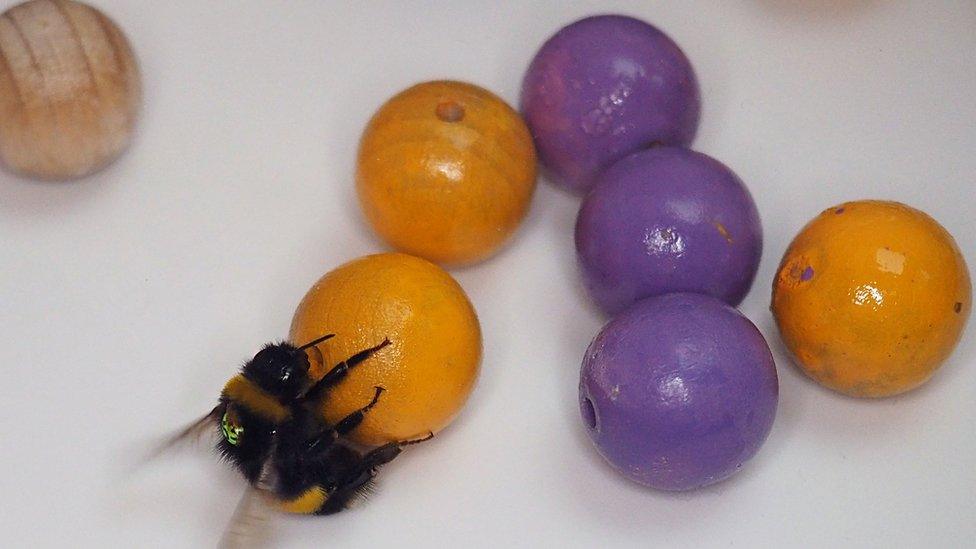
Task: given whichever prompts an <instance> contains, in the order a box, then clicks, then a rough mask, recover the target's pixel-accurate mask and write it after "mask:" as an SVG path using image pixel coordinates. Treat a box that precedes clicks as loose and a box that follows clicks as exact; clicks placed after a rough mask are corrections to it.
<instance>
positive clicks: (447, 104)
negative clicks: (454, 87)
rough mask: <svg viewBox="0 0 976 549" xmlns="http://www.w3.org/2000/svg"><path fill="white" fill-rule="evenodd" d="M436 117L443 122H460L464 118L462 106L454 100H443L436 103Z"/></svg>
mask: <svg viewBox="0 0 976 549" xmlns="http://www.w3.org/2000/svg"><path fill="white" fill-rule="evenodd" d="M436 112H437V118H440V119H441V120H443V121H444V122H460V121H461V120H463V119H464V107H462V106H461V105H459V104H457V103H455V102H454V101H444V102H443V103H440V104H438V105H437V111H436Z"/></svg>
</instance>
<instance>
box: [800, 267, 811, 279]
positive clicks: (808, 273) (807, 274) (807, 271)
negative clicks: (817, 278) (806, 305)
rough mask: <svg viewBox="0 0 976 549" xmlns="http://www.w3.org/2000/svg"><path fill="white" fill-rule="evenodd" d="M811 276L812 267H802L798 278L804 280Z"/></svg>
mask: <svg viewBox="0 0 976 549" xmlns="http://www.w3.org/2000/svg"><path fill="white" fill-rule="evenodd" d="M811 278H813V267H807V268H806V269H803V272H802V273H801V274H800V280H802V281H803V282H806V281H808V280H810V279H811Z"/></svg>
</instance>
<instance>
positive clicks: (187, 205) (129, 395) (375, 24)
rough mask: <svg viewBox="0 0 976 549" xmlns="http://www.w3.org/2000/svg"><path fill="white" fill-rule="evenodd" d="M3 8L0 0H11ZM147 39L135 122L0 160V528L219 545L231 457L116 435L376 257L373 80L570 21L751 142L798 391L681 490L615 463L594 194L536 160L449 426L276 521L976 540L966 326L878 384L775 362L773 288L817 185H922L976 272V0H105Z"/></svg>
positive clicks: (478, 285)
mask: <svg viewBox="0 0 976 549" xmlns="http://www.w3.org/2000/svg"><path fill="white" fill-rule="evenodd" d="M10 4H12V2H10V1H9V0H5V1H2V2H0V7H4V8H5V7H7V6H9V5H10ZM96 4H97V5H99V6H101V7H103V8H104V9H105V11H106V12H107V13H108V14H109V15H111V16H112V17H113V18H114V19H116V20H117V21H118V22H119V24H120V25H121V26H122V28H123V29H124V30H125V31H126V32H127V33H128V35H129V37H130V39H131V40H132V42H133V44H134V46H135V49H136V51H137V53H138V55H139V58H140V60H141V63H142V69H143V73H144V79H145V88H146V102H145V109H144V111H143V116H142V119H141V123H140V129H139V135H138V138H137V141H136V142H135V144H134V146H133V147H132V149H131V150H130V151H129V152H128V154H127V155H126V156H124V157H123V158H122V159H121V161H120V162H118V163H117V164H115V165H114V166H112V167H111V168H110V169H109V170H108V171H105V172H103V173H101V174H99V175H97V176H96V177H92V178H90V179H88V180H85V181H81V182H75V183H70V184H65V185H58V184H38V183H33V182H30V181H26V180H21V179H18V178H16V177H13V176H11V175H8V174H2V175H0V266H2V267H0V268H2V270H0V333H2V334H3V336H4V340H5V341H4V344H3V345H2V346H0V364H2V375H3V381H2V383H0V437H2V445H3V452H2V457H0V460H2V465H3V466H4V467H3V468H4V472H5V474H4V475H3V477H2V480H0V494H2V497H3V503H2V504H0V505H2V507H0V545H3V546H5V547H17V546H33V547H44V546H55V545H56V544H58V545H60V544H63V543H64V542H66V541H68V542H70V543H71V544H72V545H75V546H77V545H84V546H91V547H102V546H106V545H109V546H115V547H152V546H160V547H195V546H207V545H212V544H213V543H215V542H216V540H217V539H218V537H219V534H220V532H221V530H222V528H223V527H224V524H225V521H226V520H227V519H228V518H229V517H230V515H231V512H232V510H233V508H234V505H235V503H236V500H237V497H238V495H239V494H240V492H241V487H242V484H241V482H240V481H239V480H238V479H237V478H235V477H234V476H233V474H231V473H230V472H229V471H226V470H225V469H223V468H222V466H221V465H220V464H218V463H216V462H215V461H214V460H213V459H211V458H210V456H209V454H208V451H207V450H206V449H200V450H198V451H188V452H186V453H184V454H182V455H180V456H179V457H175V458H173V459H172V460H170V461H167V462H164V463H161V464H157V465H154V466H151V467H149V468H148V469H147V470H143V471H141V472H139V473H138V474H137V475H135V476H133V477H128V478H127V477H125V476H124V475H123V472H122V471H123V465H124V464H125V463H126V461H127V456H132V455H133V454H134V452H136V451H138V450H140V449H143V448H144V446H145V445H146V444H148V443H149V442H150V441H152V440H154V437H156V436H158V435H159V434H161V433H165V432H168V431H169V430H170V429H172V428H174V427H176V426H178V425H181V424H182V423H183V422H185V421H187V420H189V419H191V418H193V417H194V416H196V415H198V414H200V413H202V412H204V411H206V410H207V409H209V406H210V405H211V403H212V401H213V399H214V398H216V395H217V393H218V391H219V389H220V387H221V386H222V384H223V382H224V380H225V379H226V378H227V377H228V376H229V375H231V374H232V373H233V371H234V370H235V368H236V367H237V366H238V364H239V363H240V362H241V361H242V360H244V359H245V358H247V357H248V355H249V353H252V352H253V351H254V350H255V349H256V348H257V346H258V345H260V344H261V343H263V342H264V341H266V340H270V339H274V338H279V337H282V336H284V335H286V332H287V328H288V323H289V321H290V318H291V314H292V311H293V309H294V307H295V305H296V304H297V303H298V301H299V299H300V298H301V297H302V295H303V294H304V292H305V290H306V289H307V288H308V287H309V285H310V284H311V283H312V282H313V281H314V280H316V279H317V278H318V277H319V276H320V275H321V274H322V273H324V272H325V271H327V270H329V269H331V268H332V267H334V266H336V265H338V264H340V263H342V262H344V261H346V260H349V259H351V258H354V257H356V256H359V255H362V254H366V253H370V252H376V251H379V250H382V249H384V248H383V246H382V244H381V243H379V242H378V241H377V240H375V239H374V238H373V237H372V235H371V234H370V232H369V231H368V230H367V228H366V227H365V226H364V224H363V222H362V220H361V217H360V213H359V210H358V207H357V206H356V203H355V197H354V192H353V184H352V174H353V165H354V162H355V151H356V144H357V140H358V137H359V134H360V131H361V129H362V128H363V125H364V124H365V122H366V120H367V119H368V117H369V116H370V114H371V113H372V112H373V110H374V109H376V108H377V107H378V106H379V105H380V104H381V103H382V102H383V101H384V100H385V99H386V98H388V97H389V96H390V95H391V94H393V93H394V92H396V91H398V90H400V89H402V88H404V87H406V86H408V85H410V84H413V83H415V82H418V81H421V80H425V79H432V78H444V77H449V78H455V79H464V80H470V81H473V82H476V83H478V84H481V85H483V86H486V87H488V88H490V89H492V90H494V91H496V92H497V93H499V94H500V95H501V96H502V97H504V98H505V99H507V100H508V101H510V102H513V103H515V102H517V96H518V90H519V85H520V81H521V77H522V73H523V70H524V69H525V67H526V65H527V64H528V62H529V60H530V58H531V56H532V55H533V53H534V52H535V50H536V48H537V47H538V46H539V45H540V44H541V43H542V41H543V40H545V38H546V37H548V36H549V35H550V34H551V33H552V32H554V31H555V30H556V29H558V28H559V27H560V26H562V25H564V24H566V23H569V22H570V21H572V20H574V19H576V18H578V17H580V16H583V15H586V14H591V13H600V12H609V11H619V12H624V13H629V14H634V15H638V16H641V17H643V18H645V19H647V20H649V21H651V22H653V23H655V24H657V25H658V26H660V27H661V28H663V29H664V30H665V31H666V32H668V33H669V34H670V35H671V36H672V37H673V38H674V39H675V40H676V41H677V42H678V43H679V44H680V45H681V46H682V47H683V48H684V49H685V51H686V52H687V53H688V55H689V56H690V58H691V60H692V62H693V64H694V66H695V68H696V70H697V73H698V76H699V79H700V81H701V84H702V87H703V100H704V113H703V118H702V124H701V130H700V133H699V137H698V139H697V141H696V142H695V148H697V149H699V150H701V151H703V152H706V153H708V154H711V155H713V156H715V157H717V158H719V159H721V160H722V161H724V162H725V163H727V164H728V165H729V166H731V167H732V168H733V169H734V170H735V171H736V172H737V173H738V174H739V175H740V176H741V177H742V178H743V180H745V181H746V182H747V184H748V185H749V186H750V187H751V189H752V192H753V194H754V195H755V198H756V201H757V203H758V206H759V211H760V213H761V215H762V219H763V223H764V227H765V233H766V244H765V250H764V256H763V261H762V266H761V268H760V271H759V276H758V278H757V281H756V284H755V286H754V288H753V291H752V293H751V294H750V295H749V297H748V299H747V300H746V301H745V303H744V304H743V306H742V310H743V311H744V312H745V313H746V314H747V315H748V316H749V317H750V318H752V319H753V320H754V321H755V322H756V324H757V325H758V326H759V327H760V329H761V330H762V331H763V333H764V334H765V335H766V337H767V339H768V340H769V342H770V345H771V346H772V348H773V350H774V353H775V355H776V358H777V364H778V368H779V374H780V385H781V401H780V408H779V415H778V417H777V419H776V424H775V427H774V428H773V432H772V435H771V436H770V438H769V440H768V442H767V444H766V445H765V447H764V448H763V449H762V451H761V452H760V453H759V455H758V456H757V457H756V458H755V459H754V460H753V461H752V462H750V463H749V465H748V466H747V467H746V468H745V470H744V471H743V472H742V473H741V474H740V475H738V477H735V478H733V479H732V480H730V481H728V482H725V483H723V484H720V485H718V486H715V487H713V488H710V489H706V490H704V491H700V492H697V493H691V494H686V495H667V494H662V493H656V492H653V491H649V490H645V489H642V488H640V487H638V486H636V485H632V484H629V483H628V482H627V481H625V480H623V479H622V478H619V477H618V476H617V475H616V474H615V473H613V472H612V471H611V470H610V469H609V468H608V467H607V466H605V465H604V464H603V463H602V461H601V460H600V458H599V457H598V456H597V454H596V453H595V452H594V451H593V450H592V448H591V447H590V444H589V441H588V440H587V439H586V437H585V434H584V432H583V429H582V428H581V424H580V421H579V419H578V413H577V409H576V385H577V376H578V368H579V361H580V358H581V356H582V353H583V350H584V348H585V346H586V345H587V343H588V342H589V340H590V338H591V337H592V336H593V335H594V334H595V333H596V331H597V329H598V328H599V326H600V325H601V324H602V320H601V319H600V318H599V316H598V315H597V314H596V313H595V312H594V311H593V310H592V309H591V308H590V306H589V304H588V303H587V301H586V299H585V297H584V296H583V294H582V293H581V290H580V287H579V285H578V282H577V277H576V273H575V265H574V257H573V246H572V239H571V227H572V224H573V222H574V218H575V214H576V207H577V203H578V200H577V199H576V198H573V197H571V196H568V195H566V194H563V193H561V192H559V191H557V190H556V189H554V188H553V187H552V186H550V185H548V184H546V183H544V182H542V183H540V186H539V190H538V194H537V196H536V199H535V202H534V204H533V208H532V212H531V214H530V217H529V219H528V220H527V222H526V223H525V225H524V226H523V227H522V229H521V231H520V232H519V234H518V236H517V239H516V241H515V242H514V243H513V245H512V246H511V247H509V248H508V249H507V250H506V251H505V253H503V254H502V255H500V256H498V257H496V258H494V259H493V260H491V261H489V262H487V263H484V264H481V265H478V266H475V267H473V268H469V269H466V270H462V271H457V272H455V273H454V274H455V276H456V277H457V278H458V280H459V281H460V282H461V283H462V284H463V285H464V287H465V288H466V289H467V291H468V293H469V295H470V296H471V299H472V300H473V302H474V303H475V306H476V307H477V309H478V311H479V313H480V316H481V320H482V323H483V328H484V334H485V360H484V365H483V370H482V376H481V379H480V382H479V385H478V387H477V389H476V391H475V393H474V395H473V397H472V398H471V400H470V402H469V404H468V406H467V408H466V409H465V411H464V413H463V414H462V416H461V417H460V418H459V419H458V420H457V422H456V423H455V424H454V425H452V426H451V428H450V429H448V430H447V431H445V432H444V433H443V434H442V435H441V436H439V437H438V438H437V439H436V440H435V441H434V442H433V443H431V444H428V445H424V446H421V447H417V448H412V449H411V450H410V451H409V452H407V453H405V454H404V455H403V456H402V457H401V458H399V459H398V460H397V461H396V462H394V463H393V464H391V465H390V466H388V467H387V468H386V469H385V470H384V471H383V472H382V486H381V490H380V492H379V493H378V494H377V495H376V496H375V497H374V498H373V499H372V500H371V501H370V502H369V503H368V505H365V506H363V507H361V508H359V509H357V510H354V511H351V512H348V513H346V514H344V515H340V516H336V517H333V518H317V519H315V518H313V519H307V520H302V519H296V518H281V520H279V521H277V525H278V529H277V531H276V532H274V539H275V541H276V544H277V545H280V546H283V547H302V546H328V547H390V548H394V547H395V548H408V547H444V546H464V547H504V546H541V545H543V544H549V545H550V546H555V547H559V546H563V547H604V546H640V547H646V546H651V545H668V546H686V547H700V546H739V547H752V546H758V545H760V544H775V545H781V546H782V545H786V544H796V545H809V546H839V545H851V546H854V545H856V546H876V547H882V546H884V547H892V546H906V547H907V546H924V545H928V546H943V547H947V546H961V545H967V544H970V543H972V541H973V539H974V538H976V522H974V521H973V517H974V516H976V467H974V463H976V435H974V433H976V429H974V427H973V426H974V425H976V404H974V399H973V395H974V394H976V370H974V367H976V364H974V363H976V338H974V337H973V336H974V334H973V331H974V330H973V327H972V326H973V323H970V326H969V327H968V329H967V331H966V333H965V335H964V338H963V341H962V343H961V345H960V346H959V348H958V349H957V351H956V353H955V354H954V355H953V357H952V358H951V359H950V360H949V362H948V363H947V364H946V365H945V366H944V368H943V369H942V371H941V372H940V373H939V374H938V375H937V376H936V377H935V378H934V379H933V380H932V381H931V382H930V383H929V384H928V385H927V386H925V387H924V388H922V389H920V390H918V391H916V392H914V393H911V394H908V395H907V396H904V397H901V398H894V399H889V400H884V401H858V400H852V399H849V398H845V397H841V396H838V395H835V394H832V393H830V392H828V391H826V390H823V389H820V388H819V387H818V386H816V385H815V384H814V383H812V382H810V381H808V380H806V379H805V378H804V377H803V376H802V374H801V373H799V372H798V370H796V369H795V368H794V367H793V366H792V365H791V364H790V363H789V362H788V360H786V358H785V357H784V355H783V352H782V347H781V344H780V343H779V338H778V335H777V334H776V331H775V327H774V325H773V322H772V319H771V317H770V314H769V312H768V310H767V307H768V304H769V287H770V282H771V279H772V276H773V273H774V270H775V267H776V264H777V263H778V261H779V258H780V256H781V254H782V252H783V250H784V249H785V247H786V245H787V243H788V242H789V240H790V239H791V238H792V237H793V235H794V234H795V233H796V231H798V230H799V228H800V227H801V226H802V225H803V224H804V223H805V222H806V221H807V220H808V219H809V218H811V217H812V216H813V215H815V214H816V213H817V212H819V211H820V210H821V209H823V208H825V207H828V206H830V205H832V204H835V203H838V202H841V201H844V200H849V199H858V198H867V197H877V198H888V199H895V200H900V201H904V202H907V203H909V204H911V205H914V206H916V207H918V208H921V209H923V210H925V211H927V212H929V213H930V214H932V215H933V216H934V217H935V218H936V219H938V220H939V221H940V222H941V223H942V224H943V225H944V226H945V227H946V228H947V229H948V230H949V231H950V232H951V233H952V234H954V235H955V237H956V239H957V241H958V242H959V245H960V246H961V247H962V249H963V252H964V254H965V255H966V257H967V259H968V261H969V263H970V265H971V266H972V265H976V224H974V222H973V211H972V208H973V203H974V198H976V190H974V189H976V187H974V186H976V176H974V174H976V154H973V145H974V143H976V100H974V99H973V98H974V97H976V70H974V67H976V32H974V29H976V4H974V3H973V2H972V1H971V0H959V1H956V2H949V1H940V2H929V1H924V0H918V1H915V2H904V1H903V2H883V1H880V0H876V1H854V0H852V1H841V0H834V1H817V2H812V1H804V0H742V1H739V2H723V1H718V0H714V1H704V0H702V1H683V2H648V1H646V0H645V1H633V2H595V1H594V2H580V3H576V4H573V5H572V6H567V5H564V3H563V2H545V3H543V2H535V3H529V2H506V3H504V4H505V5H501V3H498V2H488V1H485V2H447V1H445V2H441V3H438V4H437V5H434V4H428V3H420V2H410V3H407V2H402V3H394V2H384V3H382V4H381V3H379V2H348V3H332V2H324V1H313V0H307V1H298V0H289V1H288V2H279V1H256V0H246V1H245V0H221V1H217V0H208V1H206V2H198V1H189V0H180V1H173V0H169V1H166V2H143V1H135V0H129V1H121V0H119V1H108V0H101V1H98V2H96Z"/></svg>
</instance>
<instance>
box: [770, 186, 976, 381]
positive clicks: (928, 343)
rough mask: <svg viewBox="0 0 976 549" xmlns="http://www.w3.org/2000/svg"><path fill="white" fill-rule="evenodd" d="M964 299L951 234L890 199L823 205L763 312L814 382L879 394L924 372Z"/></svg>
mask: <svg viewBox="0 0 976 549" xmlns="http://www.w3.org/2000/svg"><path fill="white" fill-rule="evenodd" d="M971 307H972V287H971V285H970V279H969V271H968V270H967V268H966V263H965V261H964V260H963V257H962V254H961V253H960V252H959V248H958V247H957V246H956V243H955V241H954V240H953V238H952V236H951V235H950V234H949V233H948V232H946V230H945V229H943V228H942V226H941V225H939V224H938V223H937V222H936V221H935V220H934V219H932V218H931V217H929V216H928V215H926V214H925V213H923V212H920V211H918V210H916V209H914V208H910V207H908V206H905V205H904V204H899V203H897V202H881V201H874V200H863V201H859V202H848V203H846V204H842V205H840V206H837V207H834V208H830V209H828V210H826V211H824V212H823V213H821V214H820V215H819V216H818V217H817V218H815V219H814V220H813V221H811V222H810V223H809V224H808V225H807V226H806V227H804V229H803V230H802V231H801V232H800V234H799V235H798V236H797V237H796V238H795V239H794V240H793V243H792V244H790V247H789V249H787V250H786V254H785V255H784V256H783V261H782V263H781V264H780V267H779V274H778V275H777V276H776V279H775V281H774V283H773V304H772V311H773V315H774V316H775V317H776V322H777V324H778V325H779V329H780V333H781V334H782V336H783V341H784V342H785V343H786V346H787V348H789V350H790V352H792V353H793V355H794V357H795V359H796V361H797V362H798V363H799V365H800V367H801V368H802V369H803V371H804V372H806V373H807V375H809V376H810V377H812V378H813V379H815V380H816V381H818V382H819V383H820V384H822V385H824V386H826V387H829V388H831V389H834V390H836V391H840V392H842V393H846V394H848V395H852V396H859V397H885V396H890V395H896V394H899V393H903V392H905V391H908V390H911V389H913V388H915V387H917V386H919V385H921V384H922V383H924V382H925V381H926V380H928V379H929V378H930V377H931V376H932V374H933V373H934V372H935V370H936V369H937V368H938V367H939V366H940V365H941V364H942V362H943V361H944V360H945V359H946V358H947V357H948V356H949V355H950V354H951V353H952V350H953V348H954V347H955V345H956V343H957V342H958V341H959V337H960V335H961V333H962V329H963V326H964V325H965V323H966V319H967V318H968V317H969V312H970V309H971Z"/></svg>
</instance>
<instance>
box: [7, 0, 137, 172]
mask: <svg viewBox="0 0 976 549" xmlns="http://www.w3.org/2000/svg"><path fill="white" fill-rule="evenodd" d="M141 98H142V85H141V82H140V78H139V69H138V66H137V64H136V60H135V56H134V55H133V53H132V49H131V47H130V46H129V42H128V41H127V40H126V38H125V36H124V35H123V34H122V31H121V30H119V28H118V27H117V26H116V25H115V24H114V23H113V22H112V21H111V20H109V18H108V17H106V16H105V15H103V14H102V13H101V12H99V11H98V10H96V9H94V8H92V7H90V6H87V5H85V4H82V3H79V2H73V1H71V0H30V1H29V2H24V3H22V4H19V5H17V6H14V7H12V8H10V9H9V10H7V11H6V12H4V13H3V14H2V15H0V163H2V164H4V165H5V166H6V167H8V168H9V169H11V170H13V171H16V172H18V173H20V174H23V175H25V176H29V177H35V178H40V179H49V180H64V179H73V178H77V177H83V176H85V175H89V174H91V173H93V172H95V171H98V170H99V169H101V168H103V167H105V166H106V165H108V164H109V163H111V162H112V161H113V160H115V159H116V158H117V157H118V156H119V155H120V154H121V153H122V151H124V150H125V148H126V147H127V146H128V144H129V141H130V139H131V136H132V130H133V127H134V125H135V119H136V114H137V111H138V108H139V104H140V102H141Z"/></svg>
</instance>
